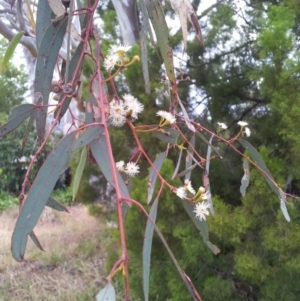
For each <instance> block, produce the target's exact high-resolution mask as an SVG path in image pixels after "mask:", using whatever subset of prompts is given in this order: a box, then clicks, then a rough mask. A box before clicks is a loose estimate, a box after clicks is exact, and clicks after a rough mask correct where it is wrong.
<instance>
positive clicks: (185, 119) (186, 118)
mask: <svg viewBox="0 0 300 301" xmlns="http://www.w3.org/2000/svg"><path fill="white" fill-rule="evenodd" d="M177 100H178V103H179V105H180V108H181V111H182V113H183V118H184V121H185V124H186V126H187V127H188V128H189V129H190V130H191V131H192V132H196V129H195V127H194V126H193V124H192V123H191V120H190V118H189V115H188V113H187V112H186V110H185V107H184V105H183V104H182V102H181V100H180V99H179V97H178V96H177Z"/></svg>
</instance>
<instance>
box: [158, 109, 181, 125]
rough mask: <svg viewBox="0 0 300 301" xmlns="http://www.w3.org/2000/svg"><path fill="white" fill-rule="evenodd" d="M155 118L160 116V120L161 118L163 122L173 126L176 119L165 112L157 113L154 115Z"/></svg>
mask: <svg viewBox="0 0 300 301" xmlns="http://www.w3.org/2000/svg"><path fill="white" fill-rule="evenodd" d="M156 115H157V116H160V117H161V118H163V119H164V120H165V121H167V123H169V124H173V123H174V122H175V121H176V117H175V116H173V115H172V114H171V113H170V112H166V111H158V112H157V113H156Z"/></svg>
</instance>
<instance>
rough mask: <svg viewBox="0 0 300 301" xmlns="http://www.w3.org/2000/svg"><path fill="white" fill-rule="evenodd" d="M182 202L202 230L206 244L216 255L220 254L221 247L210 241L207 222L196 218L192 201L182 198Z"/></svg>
mask: <svg viewBox="0 0 300 301" xmlns="http://www.w3.org/2000/svg"><path fill="white" fill-rule="evenodd" d="M182 204H183V206H184V209H185V210H186V212H187V213H188V215H189V217H190V218H191V220H192V221H193V223H194V224H195V226H196V228H197V229H198V230H199V231H200V234H201V236H202V238H203V241H204V242H205V244H206V245H207V246H208V247H209V248H210V249H211V250H212V252H213V253H214V254H215V255H216V254H218V253H219V252H220V250H219V248H218V247H217V246H215V245H214V244H212V243H211V242H210V241H209V236H208V224H207V222H206V221H204V220H203V221H200V220H199V219H197V218H195V213H194V212H193V209H194V207H193V205H192V204H191V203H190V202H188V201H186V200H182Z"/></svg>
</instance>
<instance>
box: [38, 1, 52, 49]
mask: <svg viewBox="0 0 300 301" xmlns="http://www.w3.org/2000/svg"><path fill="white" fill-rule="evenodd" d="M51 16H52V10H51V8H50V6H49V3H48V1H47V0H39V1H38V4H37V12H36V28H38V29H39V30H37V31H36V38H35V39H36V47H37V49H38V50H39V48H40V45H41V41H42V39H43V36H44V34H45V32H46V29H47V28H48V26H49V25H50V23H51Z"/></svg>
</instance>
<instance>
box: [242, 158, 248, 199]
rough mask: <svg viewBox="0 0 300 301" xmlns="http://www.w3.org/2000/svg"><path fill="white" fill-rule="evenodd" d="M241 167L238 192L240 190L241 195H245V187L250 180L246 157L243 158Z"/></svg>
mask: <svg viewBox="0 0 300 301" xmlns="http://www.w3.org/2000/svg"><path fill="white" fill-rule="evenodd" d="M243 168H244V175H243V177H242V180H241V187H240V192H241V194H242V196H245V195H246V189H247V187H248V186H249V182H250V172H249V163H248V160H247V159H244V162H243Z"/></svg>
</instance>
